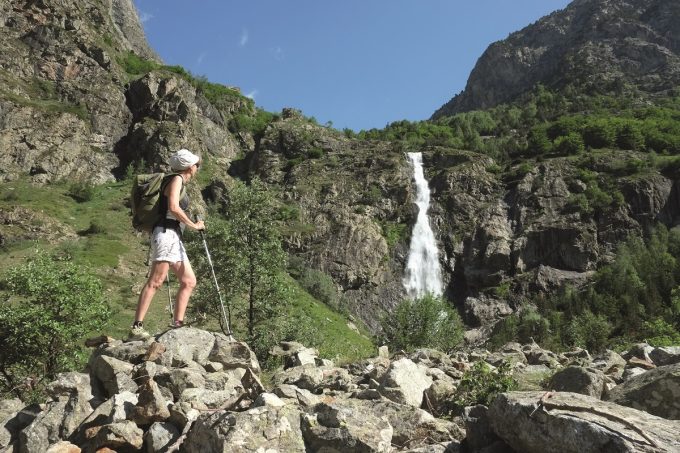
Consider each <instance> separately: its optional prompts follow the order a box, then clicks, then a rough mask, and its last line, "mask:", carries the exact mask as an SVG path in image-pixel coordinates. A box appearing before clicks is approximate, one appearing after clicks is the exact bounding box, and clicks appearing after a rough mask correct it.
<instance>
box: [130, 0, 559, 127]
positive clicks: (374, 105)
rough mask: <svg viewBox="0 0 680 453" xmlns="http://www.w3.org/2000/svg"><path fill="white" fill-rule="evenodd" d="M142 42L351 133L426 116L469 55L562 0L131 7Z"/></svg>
mask: <svg viewBox="0 0 680 453" xmlns="http://www.w3.org/2000/svg"><path fill="white" fill-rule="evenodd" d="M134 2H135V5H136V6H137V9H138V10H139V13H140V17H141V19H142V22H143V25H144V29H145V31H146V35H147V38H148V40H149V42H150V44H151V46H152V47H153V48H154V49H155V50H156V52H158V54H159V55H160V56H161V58H162V59H163V60H164V61H165V62H166V63H167V64H173V65H175V64H178V65H181V66H184V67H185V68H187V69H188V70H190V71H191V72H192V73H193V74H196V75H204V76H206V77H207V78H208V79H209V80H210V81H212V82H219V83H223V84H225V85H230V86H237V87H239V88H240V89H241V92H242V93H243V94H245V95H248V96H250V97H252V98H253V99H254V100H255V103H256V104H257V106H259V107H261V108H264V109H265V110H269V111H272V112H279V111H280V110H281V108H283V107H296V108H299V109H301V110H302V111H303V112H304V114H305V115H307V116H313V117H315V118H316V119H317V120H318V121H319V122H320V123H322V124H323V123H326V122H327V121H332V123H333V127H335V128H338V129H343V128H345V127H348V128H350V129H354V130H357V131H358V130H360V129H370V128H373V127H376V128H382V127H384V126H385V125H387V124H388V123H390V122H392V121H397V120H401V119H408V120H412V121H414V120H423V119H427V118H429V117H430V115H432V113H434V111H435V110H436V109H438V108H439V107H441V106H442V105H443V104H444V103H445V102H447V101H448V100H449V99H450V98H451V97H453V95H454V94H456V93H458V92H459V91H461V90H462V89H463V88H464V87H465V83H466V81H467V78H468V75H469V74H470V71H471V70H472V68H473V67H474V65H475V62H476V61H477V59H478V58H479V56H480V55H481V54H482V53H483V52H484V50H485V49H486V47H487V46H488V45H489V44H491V43H492V42H494V41H498V40H501V39H504V38H506V37H507V36H508V35H509V34H510V33H512V32H513V31H516V30H519V29H521V28H523V27H525V26H527V25H529V24H531V23H533V22H534V21H536V20H538V19H539V18H541V17H542V16H544V15H546V14H549V13H551V12H552V11H555V10H558V9H562V8H564V7H566V6H567V4H568V3H569V1H568V0H474V1H472V2H470V1H462V0H418V1H417V0H344V1H328V0H240V1H236V0H201V1H200V2H199V1H190V0H134Z"/></svg>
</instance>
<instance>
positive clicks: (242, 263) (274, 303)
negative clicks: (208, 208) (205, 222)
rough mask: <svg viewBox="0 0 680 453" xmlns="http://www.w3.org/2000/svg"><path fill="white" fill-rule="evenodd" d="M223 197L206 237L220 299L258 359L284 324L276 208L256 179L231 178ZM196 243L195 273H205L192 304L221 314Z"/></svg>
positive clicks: (282, 256) (282, 265)
mask: <svg viewBox="0 0 680 453" xmlns="http://www.w3.org/2000/svg"><path fill="white" fill-rule="evenodd" d="M225 201H226V205H225V209H224V212H223V213H222V214H223V217H224V220H222V221H218V220H214V221H211V223H210V225H209V228H208V229H207V230H206V240H207V241H208V243H209V244H210V250H211V256H212V259H213V263H214V266H215V274H216V276H217V280H218V282H219V283H220V287H221V289H222V290H223V295H224V297H225V300H226V301H227V303H229V305H230V306H231V307H233V308H234V309H235V316H236V319H235V323H238V324H237V325H236V326H232V327H233V328H236V329H240V328H241V327H242V326H243V327H245V330H246V331H247V335H248V341H249V342H250V343H251V346H252V347H253V348H254V349H255V352H256V353H257V354H258V355H259V356H260V357H262V358H263V357H266V355H267V351H268V349H269V347H271V346H273V345H274V344H275V343H276V342H277V341H279V340H281V339H283V338H282V337H283V336H285V335H286V332H284V331H287V329H289V326H288V325H287V323H286V322H283V320H282V317H281V315H282V314H285V312H286V310H285V307H286V305H287V303H288V298H289V296H288V287H287V285H286V284H285V283H284V280H283V278H282V277H283V275H284V273H285V268H286V255H285V252H284V251H283V249H282V246H281V238H280V236H279V232H278V229H277V228H276V225H275V224H274V219H276V218H277V216H276V208H275V205H274V201H273V198H272V196H271V195H270V193H269V192H268V191H267V190H266V188H265V186H264V184H262V182H260V181H259V180H258V179H254V180H253V181H252V182H251V184H250V185H245V184H242V183H236V185H235V186H234V187H233V188H232V190H230V191H229V194H228V196H227V199H226V200H225ZM197 246H198V244H193V246H192V247H193V248H194V250H195V251H194V256H196V259H195V262H196V268H197V272H198V273H199V274H204V275H205V277H204V278H202V279H201V280H200V283H199V285H200V287H199V291H198V293H197V297H196V302H195V304H194V305H193V308H194V309H196V310H199V311H202V312H204V313H206V314H209V315H213V316H215V317H221V313H220V310H221V308H220V307H219V301H218V299H217V295H216V293H215V291H214V288H213V287H212V281H211V279H210V277H209V271H208V269H207V263H206V262H205V259H204V258H202V254H201V253H199V250H197V249H196V247H197Z"/></svg>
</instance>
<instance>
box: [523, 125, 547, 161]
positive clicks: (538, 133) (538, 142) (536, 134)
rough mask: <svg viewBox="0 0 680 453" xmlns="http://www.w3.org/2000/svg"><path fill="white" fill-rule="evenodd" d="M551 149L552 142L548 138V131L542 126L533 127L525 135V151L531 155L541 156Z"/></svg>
mask: <svg viewBox="0 0 680 453" xmlns="http://www.w3.org/2000/svg"><path fill="white" fill-rule="evenodd" d="M551 149H552V143H551V142H550V140H549V139H548V133H547V131H546V128H545V127H544V126H538V127H534V128H533V129H531V130H530V131H529V136H528V137H527V151H528V152H529V153H530V154H531V155H535V156H541V155H543V154H547V153H549V152H550V150H551Z"/></svg>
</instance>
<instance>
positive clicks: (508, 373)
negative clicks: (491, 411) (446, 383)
mask: <svg viewBox="0 0 680 453" xmlns="http://www.w3.org/2000/svg"><path fill="white" fill-rule="evenodd" d="M516 387H517V381H516V380H515V378H513V376H512V370H511V368H510V364H509V363H507V362H503V363H502V364H501V365H500V366H498V368H496V369H495V370H494V369H492V368H491V366H490V365H489V364H488V363H486V362H484V361H482V360H480V361H477V362H475V363H474V365H472V368H470V369H469V370H468V371H466V372H465V373H464V374H463V378H462V379H461V381H460V384H459V385H458V388H457V389H456V393H455V394H454V397H453V400H454V403H455V404H456V405H457V406H458V407H459V408H464V407H466V406H474V405H476V404H483V405H485V406H488V405H489V404H491V402H492V401H493V400H494V398H496V396H497V395H498V394H499V393H503V392H508V391H510V390H512V389H514V388H516Z"/></svg>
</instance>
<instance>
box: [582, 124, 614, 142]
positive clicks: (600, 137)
mask: <svg viewBox="0 0 680 453" xmlns="http://www.w3.org/2000/svg"><path fill="white" fill-rule="evenodd" d="M615 140H616V128H615V127H614V123H613V122H612V121H611V120H609V119H593V120H590V122H589V123H588V124H587V125H586V127H585V128H584V130H583V142H584V143H585V145H586V146H591V147H593V148H607V147H610V146H612V145H613V144H614V142H615Z"/></svg>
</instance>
